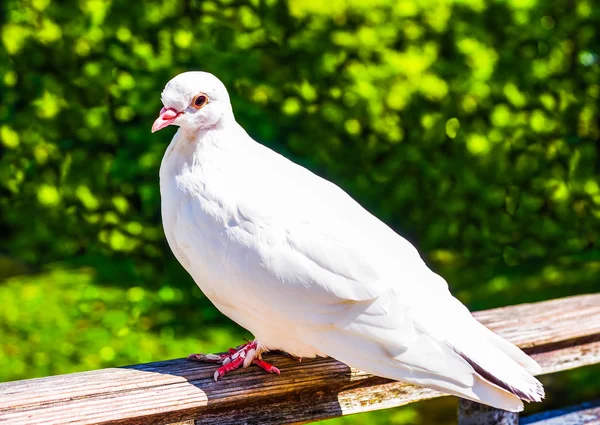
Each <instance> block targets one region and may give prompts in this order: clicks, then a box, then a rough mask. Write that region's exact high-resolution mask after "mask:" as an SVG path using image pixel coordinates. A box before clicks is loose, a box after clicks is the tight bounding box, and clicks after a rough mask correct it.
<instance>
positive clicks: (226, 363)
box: [187, 341, 281, 382]
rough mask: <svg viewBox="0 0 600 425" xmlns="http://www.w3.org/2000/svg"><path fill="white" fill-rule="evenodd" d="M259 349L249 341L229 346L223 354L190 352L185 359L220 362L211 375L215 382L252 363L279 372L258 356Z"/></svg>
mask: <svg viewBox="0 0 600 425" xmlns="http://www.w3.org/2000/svg"><path fill="white" fill-rule="evenodd" d="M260 353H261V352H260V351H259V349H258V343H257V342H256V341H251V342H248V343H246V344H243V345H240V346H239V347H236V348H230V349H229V350H227V353H224V354H204V353H200V354H190V355H189V356H188V357H187V359H188V360H191V361H196V362H210V363H220V364H221V365H222V366H221V367H219V368H218V369H217V370H216V371H215V373H214V375H213V377H214V380H215V382H217V381H218V380H219V379H220V378H222V377H223V376H225V374H226V373H228V372H231V371H232V370H235V369H239V368H240V367H243V368H244V369H245V368H247V367H248V366H250V365H251V364H254V365H256V366H258V367H260V368H261V369H263V370H264V371H265V372H268V373H276V374H277V375H280V374H281V371H280V370H279V369H278V368H276V367H275V366H273V365H271V364H270V363H267V362H266V361H264V360H262V359H261V358H260Z"/></svg>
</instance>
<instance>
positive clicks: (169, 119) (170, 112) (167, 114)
mask: <svg viewBox="0 0 600 425" xmlns="http://www.w3.org/2000/svg"><path fill="white" fill-rule="evenodd" d="M181 114H183V112H177V111H176V110H175V109H173V108H162V109H161V110H160V114H159V116H158V118H157V119H156V121H154V124H152V132H153V133H154V132H155V131H158V130H160V129H161V128H165V127H166V126H168V125H170V124H172V123H173V121H175V119H176V118H177V117H178V116H179V115H181Z"/></svg>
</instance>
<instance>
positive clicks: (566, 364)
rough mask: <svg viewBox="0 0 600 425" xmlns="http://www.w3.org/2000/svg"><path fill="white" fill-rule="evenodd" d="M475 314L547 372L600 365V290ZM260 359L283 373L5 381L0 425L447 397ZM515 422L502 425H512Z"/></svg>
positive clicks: (299, 415) (129, 372)
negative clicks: (214, 378) (215, 380)
mask: <svg viewBox="0 0 600 425" xmlns="http://www.w3.org/2000/svg"><path fill="white" fill-rule="evenodd" d="M474 316H475V317H476V318H477V319H478V320H479V321H480V322H482V323H483V324H485V325H486V326H488V327H489V328H491V329H492V330H494V331H495V332H497V333H498V334H500V335H502V336H503V337H505V338H507V339H508V340H510V341H512V342H513V343H515V344H517V345H518V346H519V347H521V348H523V349H524V350H525V351H526V352H527V353H529V354H530V355H532V356H533V357H534V358H535V359H536V360H537V361H538V362H539V363H540V365H541V366H542V369H543V372H542V373H544V374H547V373H554V372H558V371H562V370H567V369H572V368H576V367H580V366H585V365H590V364H594V363H600V294H592V295H583V296H576V297H570V298H563V299H557V300H551V301H545V302H541V303H535V304H523V305H517V306H510V307H503V308H498V309H494V310H487V311H481V312H477V313H475V314H474ZM357 349H359V347H357ZM266 358H267V360H268V361H269V362H271V363H274V364H275V365H276V366H277V367H278V368H279V369H281V376H276V375H268V374H265V373H264V372H262V371H260V370H259V369H258V368H255V367H251V368H250V369H247V370H243V371H236V372H233V373H231V375H228V376H226V377H225V378H223V379H221V380H219V382H214V380H213V372H214V365H210V364H207V365H204V364H201V363H195V362H189V361H186V360H183V359H178V360H170V361H164V362H157V363H149V364H142V365H136V366H128V367H122V368H110V369H104V370H95V371H91V372H83V373H74V374H70V375H60V376H53V377H48V378H39V379H29V380H24V381H15V382H8V383H3V384H0V423H2V424H4V423H6V424H11V425H30V424H38V423H40V424H41V423H43V424H57V425H59V424H60V425H62V424H99V423H100V424H127V425H130V424H140V425H142V424H144V425H147V424H161V425H166V424H171V425H175V424H178V425H184V424H185V425H198V424H225V425H227V424H235V425H241V424H300V423H307V422H311V421H316V420H320V419H326V418H333V417H338V416H342V415H349V414H352V413H359V412H368V411H372V410H378V409H386V408H389V407H395V406H401V405H404V404H407V403H413V402H416V401H420V400H426V399H430V398H433V397H439V396H442V395H443V394H441V393H439V392H436V391H433V390H429V389H426V388H422V387H417V386H413V385H409V384H404V383H401V382H394V381H390V380H387V379H383V378H379V377H375V376H371V375H368V374H366V373H363V372H360V371H358V370H355V369H352V368H349V367H348V366H346V365H344V364H342V363H340V362H337V361H335V360H333V359H330V358H321V359H313V360H304V361H303V362H302V363H299V362H298V361H297V360H293V359H291V358H289V357H286V356H283V355H276V354H269V355H267V356H266ZM598 385H599V392H600V383H599V384H598ZM579 409H583V410H584V411H585V412H586V414H587V415H588V416H587V417H593V415H596V417H600V408H599V407H598V403H596V404H594V403H591V404H589V405H584V406H581V407H580V408H579ZM577 411H579V410H578V409H575V411H573V409H571V410H570V411H568V412H567V413H565V414H569V415H573V414H575V413H576V412H577ZM574 412H575V413H574ZM498 413H502V411H494V410H493V409H489V408H485V407H483V406H481V405H477V404H474V403H462V404H461V411H460V418H461V422H460V423H461V424H462V423H465V424H475V423H483V422H478V421H479V420H480V417H481V415H484V416H485V415H491V414H498ZM558 414H562V413H560V412H559V413H558ZM514 418H516V415H514V417H513V419H512V420H513V422H510V420H508V422H507V421H505V422H503V423H516V422H514V421H516V420H517V419H514ZM540 418H541V419H540V420H542V422H539V421H538V422H535V421H534V419H535V418H534V417H532V418H530V419H527V418H526V419H525V420H524V421H523V423H540V424H544V423H554V422H543V420H544V419H543V417H541V416H540ZM599 420H600V419H599ZM528 421H529V422H528ZM532 421H533V422H532ZM556 423H561V422H556ZM581 423H587V422H581ZM590 423H591V422H590ZM594 423H596V422H594Z"/></svg>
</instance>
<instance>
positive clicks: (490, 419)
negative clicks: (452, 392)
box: [458, 398, 519, 425]
mask: <svg viewBox="0 0 600 425" xmlns="http://www.w3.org/2000/svg"><path fill="white" fill-rule="evenodd" d="M458 425H519V414H518V413H515V412H507V411H506V410H501V409H495V408H493V407H490V406H485V405H483V404H479V403H475V402H473V401H469V400H465V399H462V398H461V399H460V401H459V403H458Z"/></svg>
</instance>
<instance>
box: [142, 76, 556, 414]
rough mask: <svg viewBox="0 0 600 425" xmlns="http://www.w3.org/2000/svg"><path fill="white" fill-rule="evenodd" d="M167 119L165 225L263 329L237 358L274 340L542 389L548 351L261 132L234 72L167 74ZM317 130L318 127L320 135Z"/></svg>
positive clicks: (388, 367) (224, 307) (459, 385)
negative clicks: (236, 95)
mask: <svg viewBox="0 0 600 425" xmlns="http://www.w3.org/2000/svg"><path fill="white" fill-rule="evenodd" d="M161 99H162V103H163V105H164V108H163V109H162V110H161V112H160V116H159V118H158V119H157V120H156V121H155V122H154V125H153V126H152V131H153V132H155V131H157V130H160V129H162V128H164V127H166V126H168V125H176V126H179V130H178V131H177V133H176V134H175V136H174V137H173V140H172V141H171V144H170V145H169V147H168V148H167V150H166V152H165V155H164V158H163V160H162V164H161V167H160V191H161V197H162V218H163V226H164V230H165V234H166V237H167V240H168V243H169V246H170V247H171V250H172V251H173V253H174V255H175V256H176V257H177V259H178V260H179V262H180V263H181V264H182V266H183V267H184V268H185V269H186V270H187V272H188V273H189V274H190V275H191V276H192V277H193V278H194V280H195V281H196V283H197V284H198V286H199V287H200V289H201V290H202V291H203V292H204V294H205V295H206V296H207V297H208V298H209V299H210V300H211V302H213V303H214V304H215V306H216V307H217V308H218V309H219V310H220V311H221V312H222V313H223V314H225V315H226V316H228V317H229V318H231V319H232V320H234V321H235V322H237V323H238V324H239V325H240V326H242V327H244V328H246V329H248V330H249V331H250V332H252V334H253V335H254V336H255V338H256V339H255V340H254V341H252V342H250V343H248V344H244V345H243V346H240V347H238V348H237V349H230V352H229V354H226V355H193V356H191V358H192V359H197V360H208V361H211V360H212V361H217V362H219V363H221V364H222V366H221V367H220V368H219V369H218V370H217V371H216V372H215V380H216V379H218V378H220V377H221V376H223V375H224V374H225V373H226V372H229V371H230V370H233V369H236V368H238V367H240V366H244V367H247V366H249V365H250V364H252V363H254V364H257V365H258V366H260V367H262V368H263V369H265V370H266V371H268V372H274V373H279V370H278V369H277V368H275V367H273V366H271V365H269V364H268V363H266V362H264V361H263V360H262V359H261V353H264V352H265V351H268V350H282V351H285V352H287V353H289V354H291V355H293V356H297V357H314V356H331V357H333V358H335V359H338V360H340V361H342V362H344V363H346V364H348V365H349V366H352V367H354V368H357V369H360V370H363V371H365V372H368V373H371V374H374V375H378V376H382V377H385V378H390V379H395V380H400V381H405V382H410V383H413V384H418V385H423V386H426V387H430V388H434V389H437V390H440V391H443V392H446V393H449V394H453V395H456V396H460V397H463V398H466V399H469V400H474V401H477V402H481V403H484V404H488V405H491V406H494V407H497V408H501V409H505V410H509V411H520V410H522V409H523V403H522V402H521V399H522V400H526V401H541V399H542V398H543V397H544V390H543V387H542V385H541V383H540V382H539V381H538V380H537V379H535V378H534V377H533V376H532V374H534V373H539V372H540V371H541V369H540V367H539V365H538V364H537V363H536V362H535V361H534V360H533V359H531V358H530V357H528V356H527V355H526V354H525V353H523V352H522V351H521V350H520V349H519V348H517V347H516V346H514V345H513V344H511V343H510V342H508V341H506V340H504V339H502V338H501V337H500V336H498V335H496V334H494V333H492V332H491V331H490V330H488V329H487V328H486V327H484V326H483V325H481V324H480V323H479V322H477V321H476V320H475V319H474V318H473V317H472V316H471V314H470V313H469V311H468V310H467V308H466V307H465V306H464V305H463V304H461V303H460V302H459V301H458V300H457V299H456V298H454V297H453V296H452V295H451V294H450V292H449V290H448V285H447V283H446V282H445V281H444V279H443V278H441V277H440V276H438V275H437V274H435V273H434V272H432V271H431V270H430V269H429V268H428V267H427V265H426V264H425V263H424V262H423V260H422V259H421V257H420V256H419V254H418V252H417V250H416V249H415V248H414V247H413V246H412V245H411V244H410V243H409V242H408V241H407V240H405V239H404V238H402V237H401V236H399V235H398V234H396V233H395V232H394V231H392V230H391V229H390V228H389V227H388V226H386V225H385V224H384V223H383V222H381V221H380V220H379V219H377V218H376V217H375V216H373V215H371V214H370V213H369V212H368V211H367V210H365V209H364V208H362V207H361V206H360V205H359V204H358V203H357V202H356V201H354V200H353V199H352V198H351V197H350V196H349V195H348V194H346V193H345V192H344V191H343V190H342V189H340V188H339V187H338V186H336V185H335V184H333V183H331V182H329V181H327V180H324V179H322V178H320V177H319V176H317V175H315V174H313V173H311V172H310V171H308V170H307V169H305V168H303V167H301V166H299V165H297V164H295V163H293V162H291V161H289V160H288V159H286V158H285V157H283V156H281V155H279V154H277V153H275V152H273V151H272V150H270V149H268V148H266V147H264V146H262V145H261V144H259V143H257V142H256V141H254V140H253V139H252V138H251V137H250V136H249V135H248V134H247V133H246V132H245V131H244V129H243V128H242V127H241V126H240V125H239V124H238V123H237V122H236V120H235V117H234V115H233V111H232V107H231V103H230V100H229V95H228V93H227V90H226V88H225V86H224V85H223V83H222V82H221V81H220V80H219V79H218V78H216V77H215V76H214V75H212V74H209V73H206V72H186V73H183V74H180V75H178V76H176V77H175V78H173V79H172V80H171V81H169V82H168V84H167V85H166V87H165V89H164V90H163V92H162V96H161ZM314 136H316V140H317V141H318V135H314Z"/></svg>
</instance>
